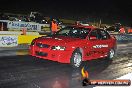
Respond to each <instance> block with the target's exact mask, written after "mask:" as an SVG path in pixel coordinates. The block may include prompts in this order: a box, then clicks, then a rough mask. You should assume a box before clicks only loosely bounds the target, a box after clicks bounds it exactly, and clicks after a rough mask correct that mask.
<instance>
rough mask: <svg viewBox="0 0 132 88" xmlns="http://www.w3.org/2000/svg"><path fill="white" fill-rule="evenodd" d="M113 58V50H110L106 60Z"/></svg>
mask: <svg viewBox="0 0 132 88" xmlns="http://www.w3.org/2000/svg"><path fill="white" fill-rule="evenodd" d="M114 56H115V50H114V49H110V50H109V53H108V56H107V59H109V60H112V59H113V58H114Z"/></svg>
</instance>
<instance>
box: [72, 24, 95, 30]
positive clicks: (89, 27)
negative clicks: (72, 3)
mask: <svg viewBox="0 0 132 88" xmlns="http://www.w3.org/2000/svg"><path fill="white" fill-rule="evenodd" d="M72 27H75V28H88V29H92V30H94V29H97V28H96V27H94V26H84V25H72Z"/></svg>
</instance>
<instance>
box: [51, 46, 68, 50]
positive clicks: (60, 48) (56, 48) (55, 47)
mask: <svg viewBox="0 0 132 88" xmlns="http://www.w3.org/2000/svg"><path fill="white" fill-rule="evenodd" d="M51 49H52V50H65V49H66V47H64V46H52V47H51Z"/></svg>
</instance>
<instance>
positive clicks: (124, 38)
mask: <svg viewBox="0 0 132 88" xmlns="http://www.w3.org/2000/svg"><path fill="white" fill-rule="evenodd" d="M113 35H114V36H115V37H116V39H117V42H118V43H127V42H132V35H130V34H113Z"/></svg>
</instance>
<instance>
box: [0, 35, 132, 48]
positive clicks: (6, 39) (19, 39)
mask: <svg viewBox="0 0 132 88" xmlns="http://www.w3.org/2000/svg"><path fill="white" fill-rule="evenodd" d="M114 35H115V37H116V39H117V42H118V43H128V42H132V35H128V34H114ZM41 36H46V35H0V47H14V46H18V45H19V44H30V43H31V42H32V40H33V39H35V38H38V37H41Z"/></svg>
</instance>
